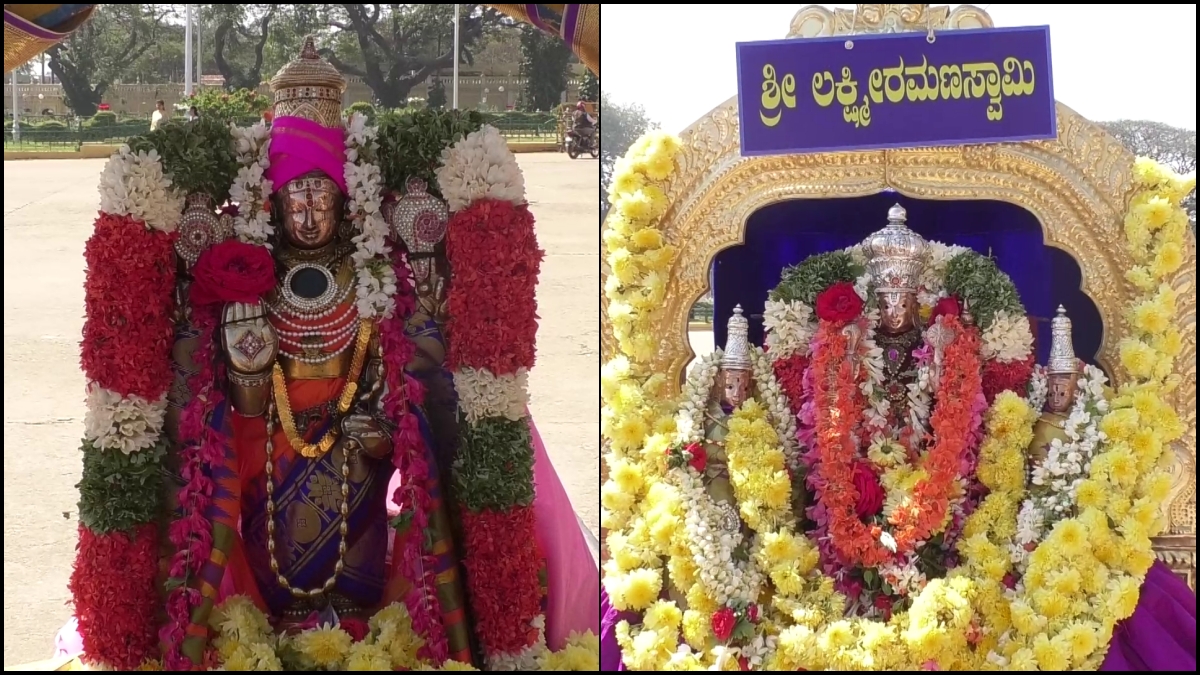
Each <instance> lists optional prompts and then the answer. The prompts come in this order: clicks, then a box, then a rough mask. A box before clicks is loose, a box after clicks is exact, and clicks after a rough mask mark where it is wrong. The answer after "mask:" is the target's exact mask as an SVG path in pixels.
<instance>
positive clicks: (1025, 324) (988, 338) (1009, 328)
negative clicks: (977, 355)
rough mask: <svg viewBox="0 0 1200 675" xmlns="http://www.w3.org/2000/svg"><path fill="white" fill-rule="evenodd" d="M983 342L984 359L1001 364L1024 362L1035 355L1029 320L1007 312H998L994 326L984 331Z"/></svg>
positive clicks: (993, 322)
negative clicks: (993, 360)
mask: <svg viewBox="0 0 1200 675" xmlns="http://www.w3.org/2000/svg"><path fill="white" fill-rule="evenodd" d="M982 342H983V345H982V353H983V358H984V359H989V360H990V359H995V360H996V361H999V362H1000V363H1009V362H1012V361H1024V360H1025V359H1027V358H1029V355H1030V354H1031V353H1033V333H1032V332H1031V331H1030V330H1029V320H1028V319H1026V318H1025V317H1023V316H1018V315H1016V314H1011V313H1009V312H1006V311H999V312H996V315H995V318H994V319H993V320H992V325H990V326H988V328H987V330H985V331H983V335H982Z"/></svg>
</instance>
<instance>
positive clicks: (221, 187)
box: [129, 117, 238, 204]
mask: <svg viewBox="0 0 1200 675" xmlns="http://www.w3.org/2000/svg"><path fill="white" fill-rule="evenodd" d="M129 148H130V149H131V150H133V151H134V152H141V151H146V152H149V151H150V150H157V151H158V155H159V157H161V158H162V165H163V172H164V173H166V174H167V175H168V176H170V177H171V181H172V183H171V184H172V187H175V188H178V189H179V190H181V191H183V193H184V194H192V193H194V192H200V193H203V194H206V195H209V196H211V197H212V198H213V201H215V202H216V203H217V204H222V203H224V202H225V200H226V199H228V198H229V186H230V185H232V184H233V179H234V178H236V177H237V172H238V161H237V155H236V154H235V153H234V148H233V144H232V143H231V142H230V136H229V125H228V124H227V123H226V122H223V121H221V120H219V119H217V118H215V117H201V118H200V119H198V120H196V121H195V122H177V121H169V122H164V123H163V124H162V125H161V126H160V127H159V128H158V129H156V130H155V131H151V132H150V133H148V134H146V135H145V136H138V137H136V138H131V139H129Z"/></svg>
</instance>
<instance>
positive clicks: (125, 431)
mask: <svg viewBox="0 0 1200 675" xmlns="http://www.w3.org/2000/svg"><path fill="white" fill-rule="evenodd" d="M166 411H167V396H166V394H163V395H162V396H160V397H159V398H158V399H157V400H155V401H147V400H146V399H144V398H142V397H141V396H128V397H122V396H121V395H120V394H118V393H117V392H115V391H112V390H109V389H105V388H104V387H101V386H100V385H99V384H97V383H95V382H93V383H92V384H91V385H89V386H88V401H87V415H86V416H85V417H84V419H83V425H84V430H85V432H84V433H85V435H86V437H87V438H88V439H89V440H91V441H92V442H93V443H94V445H95V447H96V448H97V449H100V450H120V451H121V452H123V453H125V454H126V455H128V454H130V453H133V452H138V451H139V450H145V449H147V448H151V447H154V445H155V444H156V443H157V442H158V439H159V437H160V436H161V435H162V429H163V421H164V419H165V415H166Z"/></svg>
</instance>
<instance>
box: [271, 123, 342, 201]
mask: <svg viewBox="0 0 1200 675" xmlns="http://www.w3.org/2000/svg"><path fill="white" fill-rule="evenodd" d="M268 155H269V157H270V159H271V166H270V167H268V168H267V178H270V179H271V188H272V190H278V189H279V188H281V187H283V184H284V183H286V182H288V181H289V180H292V179H293V178H298V177H300V176H303V175H304V174H306V173H308V172H309V171H312V170H314V169H320V170H321V171H324V172H325V173H326V174H328V175H329V177H330V178H332V179H333V181H334V182H335V183H337V185H338V187H339V188H341V190H342V193H343V194H344V193H345V192H346V168H345V164H346V143H345V140H344V135H343V132H342V129H341V128H340V127H338V128H335V129H331V128H329V127H324V126H321V125H320V124H317V123H316V122H313V121H312V120H306V119H304V118H302V117H276V118H275V120H274V121H273V122H271V147H270V150H269V151H268Z"/></svg>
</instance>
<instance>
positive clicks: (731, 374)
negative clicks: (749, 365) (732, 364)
mask: <svg viewBox="0 0 1200 675" xmlns="http://www.w3.org/2000/svg"><path fill="white" fill-rule="evenodd" d="M749 393H750V371H748V370H726V371H725V403H727V404H729V405H730V406H732V407H734V408H736V407H738V406H740V405H741V404H743V403H745V402H746V397H747V396H748V395H749Z"/></svg>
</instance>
